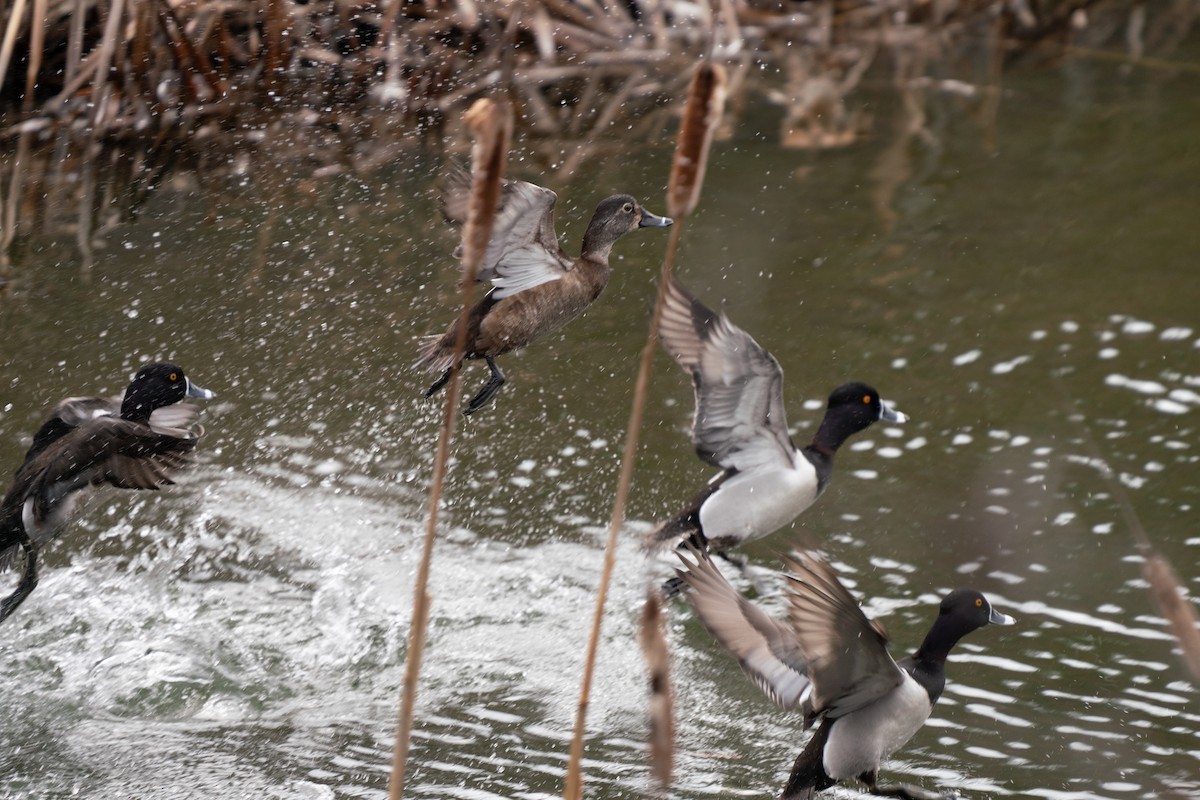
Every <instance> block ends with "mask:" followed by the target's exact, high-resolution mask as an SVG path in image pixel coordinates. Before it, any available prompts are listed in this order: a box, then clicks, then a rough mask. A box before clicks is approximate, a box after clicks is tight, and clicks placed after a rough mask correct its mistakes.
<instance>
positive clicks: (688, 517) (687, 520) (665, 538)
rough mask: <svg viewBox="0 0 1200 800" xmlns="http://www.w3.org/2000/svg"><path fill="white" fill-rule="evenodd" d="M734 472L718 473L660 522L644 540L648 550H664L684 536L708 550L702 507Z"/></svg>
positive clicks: (652, 551) (650, 551) (649, 551)
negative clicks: (703, 527) (701, 513)
mask: <svg viewBox="0 0 1200 800" xmlns="http://www.w3.org/2000/svg"><path fill="white" fill-rule="evenodd" d="M733 474H734V473H733V470H726V471H725V472H722V473H720V474H718V475H717V476H716V477H714V478H713V479H712V480H710V481H709V482H708V483H706V484H705V485H704V488H703V489H701V490H700V491H699V492H698V493H697V494H696V496H695V497H693V498H692V499H691V500H690V501H688V504H687V505H686V506H684V507H683V508H682V509H681V510H680V511H677V512H676V513H675V514H673V515H672V516H671V517H670V518H669V519H667V520H665V521H664V522H661V523H659V525H658V526H657V527H656V528H655V529H654V530H652V531H650V532H649V533H648V534H646V538H645V540H644V541H643V547H644V549H645V550H646V552H648V553H654V552H658V551H661V550H664V549H666V547H667V546H668V545H670V544H672V543H675V542H678V540H680V539H683V538H687V539H690V540H691V541H692V543H693V544H695V545H696V546H697V547H699V548H700V549H702V550H704V551H705V552H708V539H707V537H705V535H704V530H703V529H702V528H701V527H700V507H701V506H703V505H704V501H705V500H707V499H708V498H710V497H712V496H713V494H715V493H716V491H717V489H720V488H721V484H722V483H724V482H725V480H726V479H728V478H729V477H730V476H731V475H733Z"/></svg>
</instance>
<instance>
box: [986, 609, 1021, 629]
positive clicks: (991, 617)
mask: <svg viewBox="0 0 1200 800" xmlns="http://www.w3.org/2000/svg"><path fill="white" fill-rule="evenodd" d="M988 623H989V624H991V625H1014V624H1016V620H1015V619H1013V618H1012V617H1010V616H1009V615H1008V614H1001V613H1000V612H999V611H997V610H996V609H994V608H993V609H992V610H991V611H990V612H988Z"/></svg>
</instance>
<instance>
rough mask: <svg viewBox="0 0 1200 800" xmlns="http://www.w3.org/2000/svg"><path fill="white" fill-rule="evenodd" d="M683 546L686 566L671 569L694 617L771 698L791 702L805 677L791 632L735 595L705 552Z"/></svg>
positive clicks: (803, 663)
mask: <svg viewBox="0 0 1200 800" xmlns="http://www.w3.org/2000/svg"><path fill="white" fill-rule="evenodd" d="M688 551H689V553H690V555H691V561H689V560H688V559H687V558H686V557H685V556H684V554H683V553H682V552H681V553H680V554H679V558H680V560H681V561H683V562H684V564H686V565H687V567H688V568H687V570H686V571H685V570H676V574H678V575H679V577H680V579H681V580H683V582H684V583H686V584H687V585H688V587H689V589H690V591H687V592H685V597H687V600H688V602H689V603H690V604H691V606H692V608H693V609H694V610H695V612H696V616H697V617H698V618H699V620H700V622H702V623H703V624H704V627H705V628H707V629H708V631H709V633H711V634H712V635H713V638H715V639H716V640H717V641H718V642H720V643H721V646H723V647H724V648H725V649H726V650H728V651H729V652H730V653H732V654H733V656H734V657H735V658H737V660H738V663H739V664H741V667H742V671H743V672H745V673H746V676H747V677H748V678H750V680H752V681H753V682H754V683H755V684H756V685H757V686H758V687H759V688H760V689H762V690H763V691H764V692H766V694H767V695H768V696H769V697H770V698H771V699H772V700H774V701H775V702H776V703H777V704H778V705H779V706H780V707H782V708H792V707H794V706H796V705H797V704H798V703H799V702H800V701H801V700H802V698H803V697H804V695H805V693H806V690H807V689H808V688H809V678H808V664H807V663H806V661H805V659H804V654H803V652H802V651H801V650H800V648H799V646H798V644H797V642H796V637H795V634H793V633H792V631H791V629H790V628H789V627H788V626H787V625H784V624H781V623H779V622H777V621H775V620H774V619H772V618H771V617H769V616H767V615H766V614H765V613H763V611H762V610H761V609H760V608H758V607H757V606H755V605H754V604H753V603H751V602H750V601H748V600H746V598H744V597H742V596H741V595H740V594H738V593H737V591H736V590H735V589H734V588H733V587H732V586H731V585H730V584H729V581H727V580H725V576H724V575H722V574H721V573H720V572H719V571H718V570H717V568H716V566H715V565H714V564H713V563H712V560H711V559H710V558H709V556H708V554H707V553H704V552H701V551H700V550H698V549H696V548H695V547H692V546H689V547H688ZM693 562H694V563H693Z"/></svg>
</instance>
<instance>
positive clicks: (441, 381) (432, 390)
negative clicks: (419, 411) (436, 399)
mask: <svg viewBox="0 0 1200 800" xmlns="http://www.w3.org/2000/svg"><path fill="white" fill-rule="evenodd" d="M452 374H454V367H451V368H450V369H448V370H446V371H445V372H443V373H442V377H440V378H438V379H437V380H436V381H434V382H433V385H432V386H430V387H429V388H428V389H426V390H425V399H426V400H428V399H429V398H431V397H433V396H434V395H435V394H437V393H438V392H439V391H441V389H442V387H443V386H445V385H446V384H447V383H448V382H449V381H450V376H451V375H452Z"/></svg>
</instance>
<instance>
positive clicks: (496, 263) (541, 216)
mask: <svg viewBox="0 0 1200 800" xmlns="http://www.w3.org/2000/svg"><path fill="white" fill-rule="evenodd" d="M470 191H471V176H470V173H468V172H467V171H466V170H463V169H454V170H452V171H451V172H450V173H449V175H448V176H447V178H446V185H445V189H444V192H443V196H442V213H443V214H444V215H445V217H446V219H448V220H450V221H451V222H453V223H456V224H463V223H465V222H466V218H467V205H468V202H469V199H470ZM557 201H558V195H556V194H555V193H554V192H552V191H550V190H549V189H544V188H542V187H541V186H537V185H535V184H532V183H528V182H526V181H512V180H505V181H504V182H503V183H502V184H501V191H500V207H499V208H498V209H497V212H496V219H495V221H494V222H493V224H492V236H491V239H489V241H488V249H487V253H486V255H485V256H484V259H483V263H482V264H481V265H480V267H479V275H478V277H479V280H481V281H490V282H491V283H493V284H495V286H496V289H495V292H494V295H495V296H496V298H497V299H500V298H503V297H509V296H510V295H514V294H516V293H517V292H522V291H525V290H526V289H530V288H532V287H534V286H538V285H539V284H543V283H547V282H549V281H553V280H558V279H559V278H561V277H562V275H563V273H564V272H565V271H567V270H569V269H570V268H571V261H570V259H568V258H566V257H565V256H563V254H562V249H561V248H560V247H559V245H558V236H557V234H556V233H555V232H554V206H555V203H556V202H557ZM459 254H460V251H456V255H459Z"/></svg>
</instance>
